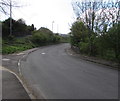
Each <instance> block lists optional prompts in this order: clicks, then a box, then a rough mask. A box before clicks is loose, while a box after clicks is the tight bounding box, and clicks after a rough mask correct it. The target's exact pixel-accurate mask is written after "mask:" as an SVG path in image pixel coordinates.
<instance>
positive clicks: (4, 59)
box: [2, 58, 10, 61]
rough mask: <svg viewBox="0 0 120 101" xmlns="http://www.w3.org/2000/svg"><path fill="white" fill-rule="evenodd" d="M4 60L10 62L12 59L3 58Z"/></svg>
mask: <svg viewBox="0 0 120 101" xmlns="http://www.w3.org/2000/svg"><path fill="white" fill-rule="evenodd" d="M2 60H3V61H9V60H10V59H7V58H3V59H2Z"/></svg>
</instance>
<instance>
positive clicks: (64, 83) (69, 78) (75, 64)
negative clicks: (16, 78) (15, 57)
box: [21, 44, 118, 99]
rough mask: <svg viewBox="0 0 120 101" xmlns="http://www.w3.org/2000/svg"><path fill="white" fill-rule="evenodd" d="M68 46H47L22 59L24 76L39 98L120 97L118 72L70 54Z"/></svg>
mask: <svg viewBox="0 0 120 101" xmlns="http://www.w3.org/2000/svg"><path fill="white" fill-rule="evenodd" d="M68 47H70V45H69V44H59V45H52V46H47V47H43V48H40V49H39V50H37V51H35V52H33V53H31V54H29V55H28V56H27V57H25V58H24V59H23V60H22V62H21V72H22V75H23V76H24V78H25V79H26V80H27V82H29V84H30V85H31V86H32V88H33V89H34V91H35V92H36V94H37V96H38V98H39V99H40V98H42V97H44V98H45V99H117V98H118V71H117V70H113V69H110V68H107V67H106V66H104V65H100V64H96V63H92V62H88V61H85V60H82V59H80V58H78V57H75V56H72V55H69V54H67V53H66V52H65V49H66V48H68Z"/></svg>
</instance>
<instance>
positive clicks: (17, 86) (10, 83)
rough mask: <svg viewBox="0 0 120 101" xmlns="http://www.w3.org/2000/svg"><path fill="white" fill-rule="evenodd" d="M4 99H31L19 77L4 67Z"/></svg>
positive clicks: (28, 100)
mask: <svg viewBox="0 0 120 101" xmlns="http://www.w3.org/2000/svg"><path fill="white" fill-rule="evenodd" d="M1 72H2V100H3V101H4V100H5V101H7V100H11V99H12V100H16V101H17V100H19V99H24V100H23V101H26V100H27V101H31V100H30V97H29V95H28V93H27V92H26V90H25V89H24V87H23V85H22V84H21V82H20V80H19V79H18V77H17V76H16V75H15V74H13V73H12V72H10V71H8V70H5V69H2V70H1Z"/></svg>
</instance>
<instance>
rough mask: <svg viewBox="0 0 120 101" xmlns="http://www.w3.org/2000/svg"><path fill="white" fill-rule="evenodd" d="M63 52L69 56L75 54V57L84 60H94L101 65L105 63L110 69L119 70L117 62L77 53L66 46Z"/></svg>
mask: <svg viewBox="0 0 120 101" xmlns="http://www.w3.org/2000/svg"><path fill="white" fill-rule="evenodd" d="M65 52H66V53H67V54H68V55H70V56H76V57H79V58H80V59H83V60H85V61H90V62H94V63H97V64H102V65H105V66H109V68H111V69H115V70H119V68H118V67H119V66H120V64H117V63H113V64H112V63H110V62H109V61H105V62H103V61H101V60H99V59H93V58H92V57H89V56H85V55H81V54H78V53H76V52H74V51H73V50H72V49H71V48H66V49H65Z"/></svg>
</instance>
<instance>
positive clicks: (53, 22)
mask: <svg viewBox="0 0 120 101" xmlns="http://www.w3.org/2000/svg"><path fill="white" fill-rule="evenodd" d="M53 23H54V21H52V31H53Z"/></svg>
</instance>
